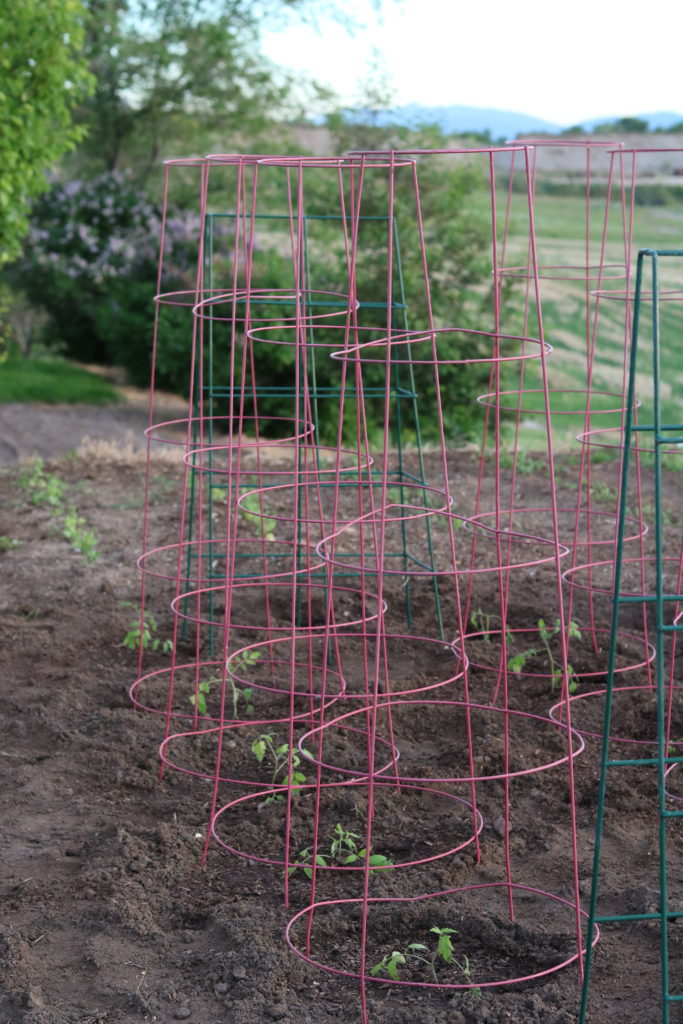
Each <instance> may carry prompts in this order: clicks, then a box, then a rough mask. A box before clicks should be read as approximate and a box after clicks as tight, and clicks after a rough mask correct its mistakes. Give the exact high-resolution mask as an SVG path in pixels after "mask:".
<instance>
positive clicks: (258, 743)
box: [251, 737, 266, 764]
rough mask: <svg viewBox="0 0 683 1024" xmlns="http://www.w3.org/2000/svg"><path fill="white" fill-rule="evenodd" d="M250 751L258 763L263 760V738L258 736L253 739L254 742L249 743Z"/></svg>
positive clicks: (264, 745)
mask: <svg viewBox="0 0 683 1024" xmlns="http://www.w3.org/2000/svg"><path fill="white" fill-rule="evenodd" d="M251 752H252V754H253V755H254V757H255V758H256V760H257V761H258V762H259V764H260V763H261V761H263V758H264V757H265V756H266V744H265V742H264V740H262V739H261V738H260V737H259V739H257V740H254V742H253V743H252V745H251Z"/></svg>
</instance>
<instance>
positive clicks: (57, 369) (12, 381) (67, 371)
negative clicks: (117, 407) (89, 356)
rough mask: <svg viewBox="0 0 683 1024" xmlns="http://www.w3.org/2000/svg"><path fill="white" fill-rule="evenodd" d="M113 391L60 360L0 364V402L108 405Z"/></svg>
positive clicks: (116, 398)
mask: <svg viewBox="0 0 683 1024" xmlns="http://www.w3.org/2000/svg"><path fill="white" fill-rule="evenodd" d="M120 400H121V398H120V395H119V393H118V392H117V390H116V388H115V387H114V386H113V385H112V384H111V383H110V382H109V381H108V380H105V379H104V378H103V377H98V376H97V375H96V374H94V373H90V372H89V371H88V370H84V369H83V367H81V366H76V365H74V364H73V363H68V362H66V361H65V360H62V359H16V358H11V359H7V360H6V361H5V362H4V363H0V402H49V403H50V404H58V403H67V404H69V405H73V404H74V403H76V402H82V403H84V404H87V405H110V404H111V403H113V402H118V401H120Z"/></svg>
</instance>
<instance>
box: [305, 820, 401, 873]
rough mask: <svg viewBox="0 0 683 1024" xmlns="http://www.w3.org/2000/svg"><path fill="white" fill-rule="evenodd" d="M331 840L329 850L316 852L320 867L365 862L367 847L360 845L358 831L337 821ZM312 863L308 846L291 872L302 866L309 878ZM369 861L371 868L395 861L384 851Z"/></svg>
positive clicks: (316, 860) (373, 854)
mask: <svg viewBox="0 0 683 1024" xmlns="http://www.w3.org/2000/svg"><path fill="white" fill-rule="evenodd" d="M330 840H331V842H330V846H329V850H326V851H324V852H323V853H317V854H316V857H315V863H316V864H317V865H318V866H319V867H328V865H330V864H339V865H342V866H344V867H349V866H351V865H353V864H362V863H365V857H366V854H367V848H366V847H364V846H363V847H359V845H358V840H360V836H359V835H358V833H357V832H351V831H350V830H349V829H346V828H344V826H343V825H341V824H339V823H337V824H336V825H335V826H334V830H333V831H332V833H331V835H330ZM312 863H313V854H312V852H311V850H309V849H308V848H306V849H305V850H301V851H300V853H299V859H298V861H297V863H296V864H292V865H291V866H290V868H289V873H290V875H291V874H292V872H294V871H296V870H297V868H301V869H302V870H303V872H304V874H305V875H306V877H307V878H312V877H313V868H312V867H311V866H310V865H311V864H312ZM368 863H369V865H370V868H386V867H392V866H393V861H391V860H390V859H389V858H388V857H385V856H384V854H383V853H371V854H370V857H369V860H368Z"/></svg>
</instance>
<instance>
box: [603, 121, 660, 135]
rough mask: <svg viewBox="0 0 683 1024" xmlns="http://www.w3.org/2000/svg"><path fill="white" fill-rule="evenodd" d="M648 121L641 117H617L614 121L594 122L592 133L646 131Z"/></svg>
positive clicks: (614, 133) (625, 133)
mask: <svg viewBox="0 0 683 1024" xmlns="http://www.w3.org/2000/svg"><path fill="white" fill-rule="evenodd" d="M649 130H650V125H649V122H648V121H646V120H644V119H643V118H641V117H619V118H617V119H616V120H614V121H605V122H604V123H603V124H596V126H595V128H594V129H593V134H594V135H628V134H630V133H631V132H638V133H641V132H648V131H649Z"/></svg>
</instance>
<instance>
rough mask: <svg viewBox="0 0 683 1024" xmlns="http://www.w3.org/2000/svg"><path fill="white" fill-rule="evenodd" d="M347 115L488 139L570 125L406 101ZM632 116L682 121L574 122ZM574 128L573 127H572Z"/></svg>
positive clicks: (662, 115) (655, 124) (669, 115)
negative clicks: (431, 126) (488, 135)
mask: <svg viewBox="0 0 683 1024" xmlns="http://www.w3.org/2000/svg"><path fill="white" fill-rule="evenodd" d="M346 116H347V118H348V119H349V120H350V121H352V120H355V119H361V120H363V121H368V120H369V121H371V122H372V123H373V124H377V125H387V124H401V125H406V127H408V128H416V127H418V126H419V125H421V124H437V125H438V126H439V128H441V130H442V131H443V132H444V133H445V134H447V135H448V134H457V133H459V132H484V131H486V130H488V131H489V132H490V133H491V138H492V139H494V140H497V139H514V138H516V137H517V136H525V135H526V136H532V135H535V134H538V133H540V132H548V133H549V134H552V135H555V134H557V133H559V132H561V131H562V130H563V129H565V128H568V127H570V126H569V125H566V124H558V123H556V122H553V121H544V120H543V119H542V118H540V117H533V116H532V115H531V114H520V113H519V112H518V111H514V110H495V109H493V108H490V107H459V106H447V107H424V106H421V105H420V104H419V103H407V104H405V105H404V106H400V107H393V108H392V109H391V110H383V111H379V112H376V111H373V112H370V111H366V110H348V111H347V112H346ZM625 116H633V117H638V118H640V119H642V120H643V121H647V122H648V125H649V127H650V130H652V129H654V128H660V129H663V130H666V129H667V128H669V127H670V126H671V125H673V124H677V123H678V122H680V121H683V114H675V113H673V112H670V111H658V112H656V113H653V114H633V115H630V114H629V115H625V114H616V115H614V117H609V116H607V117H596V118H592V119H590V120H586V121H581V122H577V124H580V125H581V126H582V127H584V128H585V129H586V130H588V131H592V130H593V128H594V127H595V125H598V124H604V123H605V122H607V121H616V120H618V118H620V117H625ZM572 127H573V126H572Z"/></svg>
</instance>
